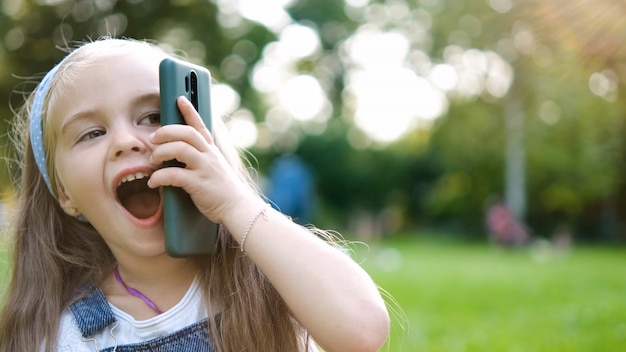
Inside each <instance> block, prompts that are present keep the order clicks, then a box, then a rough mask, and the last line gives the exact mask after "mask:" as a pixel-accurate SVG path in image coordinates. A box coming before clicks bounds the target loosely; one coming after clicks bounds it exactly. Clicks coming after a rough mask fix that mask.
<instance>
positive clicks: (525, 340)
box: [0, 238, 626, 352]
mask: <svg viewBox="0 0 626 352" xmlns="http://www.w3.org/2000/svg"><path fill="white" fill-rule="evenodd" d="M0 249H1V248H0ZM355 250H356V254H355V258H357V260H359V261H360V262H361V263H362V265H363V266H364V267H365V269H366V270H367V271H368V272H369V273H370V274H371V275H372V276H373V277H374V280H375V281H376V282H377V283H378V284H379V285H380V286H381V287H382V288H384V289H385V290H386V291H388V292H389V294H390V295H391V296H393V298H394V299H395V300H396V301H397V305H398V307H399V308H397V309H398V310H399V312H396V313H395V314H394V313H392V315H393V323H392V334H391V339H390V341H389V342H388V344H387V346H386V347H385V349H383V351H393V352H395V351H402V352H413V351H428V352H439V351H441V352H461V351H466V352H469V351H480V352H492V351H493V352H522V351H524V352H525V351H528V352H564V351H567V352H589V351H592V352H595V351H602V352H612V351H615V352H617V351H620V352H621V351H626V248H607V247H582V246H581V247H574V248H573V249H572V250H570V251H569V252H568V253H560V254H559V253H554V252H550V251H547V250H537V249H522V250H514V251H506V250H502V249H497V248H494V247H491V246H489V245H486V244H485V245H481V244H463V243H452V242H444V241H433V240H424V239H420V238H413V239H411V240H407V239H405V240H394V241H385V242H381V243H378V244H372V245H370V247H369V248H366V247H365V246H360V245H356V246H355ZM4 254H5V253H4V251H3V250H0V278H2V277H3V276H4V274H6V258H5V256H4ZM1 286H2V285H0V287H1ZM390 305H391V307H392V308H393V306H394V305H393V304H391V303H390Z"/></svg>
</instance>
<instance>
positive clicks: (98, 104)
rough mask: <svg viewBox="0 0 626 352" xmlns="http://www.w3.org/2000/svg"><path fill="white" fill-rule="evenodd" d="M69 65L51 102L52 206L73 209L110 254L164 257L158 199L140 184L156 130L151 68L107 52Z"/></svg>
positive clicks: (146, 58) (118, 51)
mask: <svg viewBox="0 0 626 352" xmlns="http://www.w3.org/2000/svg"><path fill="white" fill-rule="evenodd" d="M106 50H107V51H106V54H100V55H97V56H95V57H92V58H90V59H89V62H87V63H86V64H83V63H81V65H74V66H72V67H70V69H69V70H70V72H69V75H68V80H67V82H66V83H65V85H66V87H67V88H66V89H64V90H63V93H62V94H57V95H56V96H55V97H54V98H53V99H52V100H51V102H50V107H49V111H50V116H49V119H50V120H49V126H50V128H52V133H53V136H54V138H53V140H54V142H53V148H54V149H55V154H54V164H55V169H56V170H55V171H56V175H57V177H58V183H59V184H60V188H61V189H60V190H59V191H58V193H59V197H58V198H59V202H60V204H61V206H62V207H63V208H64V209H68V208H76V209H77V210H78V211H79V212H80V213H82V214H83V216H84V217H85V218H87V220H88V221H89V222H90V223H91V224H92V225H93V226H94V227H95V228H96V230H98V232H99V233H100V234H101V235H102V237H103V238H104V240H105V241H106V242H107V244H108V245H109V247H110V248H111V250H112V251H113V253H115V254H116V255H117V254H120V251H122V252H127V253H129V254H133V255H141V256H152V255H158V254H162V253H164V251H165V249H164V240H163V229H162V209H163V207H162V197H161V194H160V191H159V190H152V189H149V188H148V187H147V185H146V182H147V180H148V178H149V177H150V175H151V174H152V172H153V171H154V170H155V169H156V167H155V165H152V164H151V163H150V156H151V154H152V150H153V148H154V146H153V145H152V144H151V143H150V142H149V136H150V134H151V133H152V132H154V131H155V130H156V129H157V128H158V127H159V122H160V115H159V78H158V65H159V61H160V60H161V59H162V57H160V56H158V55H157V54H156V52H155V53H149V52H147V51H146V50H145V49H144V50H137V49H136V48H135V49H133V48H113V49H111V48H106Z"/></svg>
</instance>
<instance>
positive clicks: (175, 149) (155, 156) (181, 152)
mask: <svg viewBox="0 0 626 352" xmlns="http://www.w3.org/2000/svg"><path fill="white" fill-rule="evenodd" d="M173 159H176V160H178V161H179V162H181V163H184V164H186V165H187V168H190V169H196V168H199V167H200V165H202V163H203V162H204V163H206V162H207V161H209V160H210V158H209V157H208V156H207V154H206V153H205V152H199V151H198V150H197V148H195V147H194V146H191V145H189V144H188V143H186V142H184V141H173V142H168V143H164V144H161V145H158V146H157V147H156V148H155V149H154V151H153V152H152V155H151V156H150V162H151V163H152V164H153V165H161V164H163V163H164V162H166V161H169V160H173Z"/></svg>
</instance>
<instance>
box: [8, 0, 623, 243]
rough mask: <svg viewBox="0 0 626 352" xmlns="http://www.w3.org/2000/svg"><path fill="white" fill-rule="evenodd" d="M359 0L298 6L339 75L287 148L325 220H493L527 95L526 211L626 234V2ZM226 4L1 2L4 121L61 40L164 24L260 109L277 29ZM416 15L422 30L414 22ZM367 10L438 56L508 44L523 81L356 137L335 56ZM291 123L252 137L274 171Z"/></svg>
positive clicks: (159, 34)
mask: <svg viewBox="0 0 626 352" xmlns="http://www.w3.org/2000/svg"><path fill="white" fill-rule="evenodd" d="M233 3H237V2H231V3H230V4H231V5H232V4H233ZM351 3H361V4H367V5H366V6H365V5H364V6H362V7H358V6H357V7H350V6H349V5H348V4H347V3H344V2H342V1H333V0H319V1H312V0H300V1H292V2H291V4H290V5H289V6H288V7H287V8H286V11H287V12H288V13H289V15H290V16H291V18H292V20H293V21H295V22H297V23H302V24H305V25H307V26H309V27H311V28H314V29H315V30H316V31H317V32H318V34H319V37H320V39H321V46H322V50H321V53H320V54H317V55H315V56H312V57H308V58H305V59H302V60H301V61H300V62H298V63H297V67H296V68H295V70H296V71H298V72H302V73H311V74H317V73H316V72H318V70H323V69H324V70H325V71H324V72H326V73H327V74H328V76H329V77H331V82H330V83H331V85H330V86H326V90H327V94H328V99H329V100H330V102H331V103H332V105H333V114H332V116H331V117H330V120H329V121H328V125H327V126H326V129H325V132H324V133H307V128H306V124H300V125H297V124H296V125H294V126H295V127H293V128H292V129H295V130H296V131H295V133H296V134H297V135H298V141H299V142H298V143H297V145H296V147H295V149H293V150H290V151H292V152H295V153H296V154H298V155H300V156H301V157H302V158H303V159H304V160H306V161H307V162H308V163H309V164H310V165H311V166H312V168H313V170H314V171H315V175H316V178H317V191H318V200H319V204H320V205H321V207H322V208H323V209H322V210H323V211H321V212H320V213H324V214H327V215H326V216H325V217H323V219H322V220H323V221H328V222H329V223H332V224H333V225H335V224H336V225H338V226H347V224H348V223H349V221H348V219H350V218H351V217H353V216H354V215H355V214H356V213H359V212H367V213H370V214H373V216H375V217H376V218H377V219H379V220H380V222H381V223H382V225H381V226H380V228H381V229H382V231H389V232H394V231H398V230H402V229H407V228H413V227H416V226H429V227H442V226H444V227H448V228H454V229H456V230H461V231H463V232H466V233H475V234H478V235H480V234H482V233H484V229H483V216H484V215H483V214H484V209H485V208H484V206H485V204H486V203H485V202H486V201H487V200H488V199H489V198H490V197H492V196H494V195H502V193H503V192H504V188H505V185H504V182H505V181H504V176H503V175H504V164H505V153H504V149H505V145H506V135H505V126H504V120H505V119H504V116H505V114H506V113H507V104H510V103H511V101H518V102H520V103H521V106H522V107H523V114H524V115H523V116H524V125H525V148H526V150H525V154H526V168H527V170H526V180H527V181H526V182H527V184H526V190H525V192H526V194H527V198H528V207H527V215H526V220H527V221H528V223H529V225H530V226H531V227H533V228H534V229H535V230H536V233H537V234H539V235H544V236H548V235H550V233H551V232H552V231H553V229H554V228H555V227H556V226H558V225H559V224H560V223H562V222H568V223H570V224H572V225H573V226H574V227H575V230H576V232H577V234H578V236H580V237H584V238H588V239H612V240H618V239H622V240H623V239H625V238H626V223H624V220H622V219H626V217H624V216H623V215H624V214H625V212H626V202H625V201H624V200H626V181H625V180H626V163H624V158H625V152H626V146H624V141H623V137H622V135H623V134H624V132H626V130H625V127H624V108H625V107H626V106H625V102H626V100H625V99H624V97H623V95H624V84H623V83H621V82H623V81H624V78H625V77H626V66H624V64H623V62H626V61H625V60H624V59H626V50H624V47H623V45H622V43H623V42H624V39H626V38H624V37H625V36H626V29H625V28H624V25H623V24H622V23H623V21H621V18H623V16H624V15H625V14H626V5H624V4H622V3H621V2H615V1H611V0H602V1H592V0H574V1H565V0H559V1H549V2H545V1H544V2H538V1H510V0H484V1H459V0H419V1H418V0H388V1H383V0H378V1H373V0H372V1H369V2H359V1H352V2H351ZM225 4H228V2H227V1H221V0H212V1H208V0H204V1H200V0H170V1H148V0H118V1H99V0H75V1H69V0H54V1H53V0H47V1H45V0H40V1H34V0H5V1H4V2H3V3H2V7H1V8H0V63H1V65H0V96H1V97H2V101H3V103H2V104H0V115H1V116H3V119H2V123H0V133H2V135H5V132H6V130H7V127H8V122H9V121H10V119H11V111H10V107H13V108H15V107H17V106H19V105H20V103H21V102H22V98H23V97H22V94H20V93H19V92H20V91H29V90H32V88H33V86H34V84H32V82H29V80H24V79H23V78H24V77H32V76H33V75H37V74H40V73H43V72H46V71H47V70H48V69H50V68H51V67H52V66H53V65H54V64H55V63H56V62H58V61H59V60H60V59H61V58H62V57H63V56H64V54H65V53H64V51H63V50H59V49H58V47H60V48H67V47H72V46H73V45H74V43H76V42H77V41H78V42H80V41H83V40H86V39H88V38H97V37H99V36H101V35H107V34H108V35H114V36H118V37H121V36H123V37H132V38H138V39H143V38H148V39H154V40H157V41H159V42H161V43H165V44H166V45H169V46H171V47H172V48H175V49H178V50H180V51H181V52H184V53H186V55H188V57H189V59H190V60H192V61H195V62H198V63H201V64H203V65H205V66H207V67H209V69H211V71H212V72H213V75H214V76H215V78H216V79H217V80H218V81H221V82H224V83H227V84H229V85H230V86H231V87H233V88H234V89H235V90H236V91H237V92H238V93H239V95H240V97H241V105H242V106H244V107H246V108H247V109H249V110H250V111H251V112H252V113H253V115H254V118H255V119H256V121H257V122H258V123H263V121H264V116H265V113H266V112H267V110H268V109H269V108H270V107H271V104H272V102H271V101H268V100H267V99H266V98H265V97H264V96H263V94H261V93H259V92H257V91H256V90H255V89H254V87H253V86H252V83H251V76H252V72H253V69H254V67H255V64H256V63H257V62H258V61H259V60H260V59H261V58H262V54H263V50H264V49H265V48H266V47H267V45H268V43H271V42H273V41H276V40H277V37H278V35H277V34H276V33H275V32H274V31H272V30H270V29H268V28H267V27H266V26H264V25H261V24H259V23H257V22H254V21H251V20H247V19H246V18H237V21H238V24H237V25H226V24H227V22H228V21H227V19H228V18H226V17H224V13H221V14H220V6H226V5H225ZM232 6H234V5H232ZM232 6H231V8H232ZM398 9H400V10H399V11H398ZM406 9H408V10H409V11H408V12H407V11H404V10H406ZM220 16H221V17H220ZM231 19H232V18H231ZM416 23H417V24H419V25H420V26H421V27H419V29H420V31H416V30H414V28H413V27H411V26H415V25H416ZM363 25H370V26H375V27H378V28H380V29H381V30H395V29H398V28H401V29H403V30H406V31H407V32H409V33H412V34H413V35H414V37H415V38H412V41H411V45H412V48H411V49H412V50H419V51H421V52H423V53H425V54H426V55H427V56H428V57H429V59H430V62H431V63H433V64H436V63H439V62H443V61H444V57H445V56H446V50H447V49H449V48H450V47H451V46H455V47H459V48H463V49H465V50H467V49H477V50H481V51H491V52H495V53H498V54H499V55H500V56H501V57H503V58H504V59H505V60H506V61H507V62H508V63H509V64H510V65H511V67H512V68H513V71H514V77H515V78H514V81H513V85H512V87H511V88H510V89H509V92H508V95H507V96H506V97H503V98H498V97H494V96H492V95H490V94H487V93H483V94H481V95H479V96H475V97H461V96H455V95H454V94H448V99H449V101H450V107H449V109H448V111H447V113H446V114H445V115H444V116H441V117H439V118H438V119H436V120H435V121H433V122H431V123H430V125H429V124H426V125H424V126H422V127H421V128H417V129H414V130H412V131H411V132H410V133H407V134H406V135H405V136H404V137H403V138H401V139H399V140H397V141H395V142H393V143H390V144H388V145H377V144H369V146H366V147H354V146H353V145H354V144H353V143H352V144H351V143H350V136H351V135H352V136H353V135H354V128H353V127H352V122H351V121H352V120H351V116H346V114H348V113H347V112H346V111H348V110H346V109H345V108H344V96H343V95H342V93H343V91H344V82H345V81H344V76H343V75H344V74H346V70H347V68H346V67H343V66H342V64H341V63H340V62H339V60H338V58H337V56H338V55H339V52H340V51H341V44H342V43H343V42H344V41H345V40H346V39H347V38H348V37H349V36H350V35H351V34H352V33H353V32H354V31H355V30H357V29H358V28H359V27H360V26H363ZM416 38H417V39H416ZM413 39H414V40H413ZM234 53H236V54H237V55H238V56H239V57H240V58H242V59H243V60H244V64H245V69H244V72H242V73H240V74H237V75H227V74H225V72H227V70H224V65H227V60H225V59H226V58H227V57H229V56H230V55H233V54H234ZM328 72H331V73H328ZM594 75H595V76H594ZM594 77H595V78H594ZM594 79H595V80H596V81H598V80H599V81H598V82H599V83H598V84H599V87H600V88H602V87H605V86H607V85H608V88H606V87H605V90H604V91H603V92H604V93H602V94H600V93H596V94H592V92H591V90H590V87H591V86H592V84H593V82H594ZM24 82H25V83H24ZM603 84H604V85H603ZM381 118H384V117H381ZM284 138H286V137H285V136H284V135H280V134H278V135H275V136H274V139H273V140H274V142H275V143H274V145H273V146H269V147H268V146H256V147H252V148H251V149H252V152H253V153H254V154H255V155H256V156H257V158H258V160H259V168H260V169H261V171H262V172H264V171H266V170H267V169H268V167H269V165H270V163H271V161H272V160H273V159H274V158H275V157H276V156H278V155H279V154H281V153H283V152H285V150H284V148H281V147H280V145H282V144H283V143H282V142H283V139H284ZM6 144H7V142H3V143H0V145H2V146H4V145H6ZM1 170H2V171H1V177H2V178H1V184H0V187H1V189H3V190H4V193H6V192H8V191H9V189H10V184H9V181H8V174H7V167H4V166H3V167H2V168H1ZM390 213H392V214H394V215H393V216H391V217H390V216H389V214H390ZM329 214H330V215H329ZM390 218H393V219H395V220H393V221H392V220H390ZM320 225H321V226H324V224H320Z"/></svg>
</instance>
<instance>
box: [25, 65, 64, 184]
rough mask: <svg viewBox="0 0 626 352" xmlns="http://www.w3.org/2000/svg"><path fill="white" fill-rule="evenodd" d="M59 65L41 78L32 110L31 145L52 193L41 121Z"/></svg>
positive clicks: (36, 161) (40, 170)
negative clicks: (45, 102)
mask: <svg viewBox="0 0 626 352" xmlns="http://www.w3.org/2000/svg"><path fill="white" fill-rule="evenodd" d="M58 68H59V66H58V65H57V66H54V67H53V68H52V69H51V70H50V71H48V73H46V75H45V76H44V78H43V79H42V80H41V83H39V86H38V87H37V90H36V91H35V99H34V101H33V107H32V109H31V111H30V146H31V147H32V148H33V154H34V155H35V163H37V167H38V168H39V172H40V173H41V176H42V177H43V180H44V181H45V182H46V186H48V190H49V191H50V194H52V195H54V192H53V191H52V185H51V184H50V176H49V175H48V167H47V166H46V151H45V150H44V146H43V128H42V127H43V126H42V121H41V115H42V113H43V105H44V101H45V100H46V96H47V95H48V91H49V90H50V82H51V81H52V77H54V75H55V74H56V72H57V70H58Z"/></svg>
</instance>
